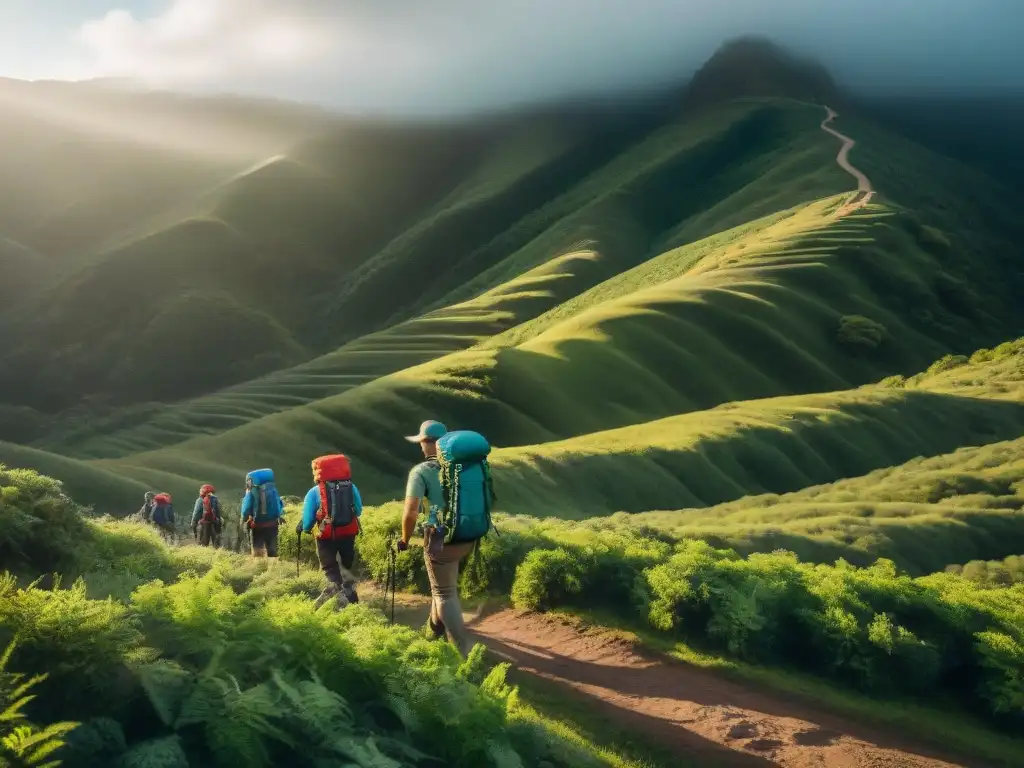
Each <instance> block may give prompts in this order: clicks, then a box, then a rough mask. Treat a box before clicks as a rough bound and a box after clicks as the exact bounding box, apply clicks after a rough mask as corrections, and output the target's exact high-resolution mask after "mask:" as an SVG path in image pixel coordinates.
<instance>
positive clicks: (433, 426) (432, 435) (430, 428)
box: [405, 419, 448, 443]
mask: <svg viewBox="0 0 1024 768" xmlns="http://www.w3.org/2000/svg"><path fill="white" fill-rule="evenodd" d="M447 432H448V428H447V427H446V426H445V425H444V424H442V423H441V422H440V421H433V420H431V419H427V420H426V421H424V422H423V423H422V424H420V431H419V434H417V435H410V436H409V437H407V438H405V439H406V440H408V441H409V442H410V443H422V442H423V441H424V440H437V439H439V438H441V437H444V436H445V434H446V433H447Z"/></svg>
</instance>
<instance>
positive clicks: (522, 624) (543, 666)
mask: <svg viewBox="0 0 1024 768" xmlns="http://www.w3.org/2000/svg"><path fill="white" fill-rule="evenodd" d="M470 627H471V630H472V631H473V633H474V635H475V636H476V637H477V638H478V639H479V640H480V641H481V642H484V643H485V644H486V645H487V646H488V647H489V648H490V649H491V650H492V651H493V652H495V653H496V654H497V655H499V656H503V657H505V658H506V659H508V660H510V661H512V662H514V663H515V665H516V666H517V667H519V668H520V669H521V670H522V671H524V672H528V673H531V674H535V675H538V676H540V677H542V678H545V679H548V680H551V681H554V682H557V683H559V684H561V685H563V686H565V687H567V688H570V689H572V690H574V691H576V692H577V693H578V694H580V695H582V696H585V697H587V698H588V699H589V700H591V701H592V703H593V704H594V706H596V707H600V708H602V709H604V710H605V711H606V712H608V713H610V714H612V715H614V717H615V718H616V719H617V720H619V721H620V722H622V723H623V725H627V726H628V727H630V728H634V729H636V730H637V731H638V732H641V733H647V734H649V735H650V736H651V738H652V739H655V740H656V741H657V742H658V743H660V744H662V745H663V746H666V747H668V748H670V749H673V750H675V752H676V753H677V754H678V755H679V757H680V760H681V762H683V763H686V762H693V763H696V764H699V765H722V766H769V765H780V766H793V767H794V768H804V766H828V767H829V768H832V767H833V766H834V767H835V768H887V767H888V766H913V767H915V768H917V767H921V768H924V767H927V768H940V766H941V767H948V766H969V765H974V764H972V763H953V762H948V761H946V760H943V759H940V758H939V757H938V756H937V755H936V754H935V753H934V752H933V751H932V750H929V749H923V748H918V747H914V746H912V745H910V744H908V743H906V742H905V740H904V739H901V738H900V737H899V735H898V734H891V733H890V734H886V733H883V732H881V729H875V728H872V727H868V726H862V725H858V724H855V723H850V722H848V721H846V720H844V719H843V718H841V717H839V716H835V715H830V714H827V713H824V712H821V711H819V710H817V709H816V708H814V707H813V706H811V705H809V704H807V703H805V702H801V701H790V700H787V699H786V698H785V697H783V696H780V695H775V694H771V693H767V692H765V691H759V690H752V689H750V688H749V687H746V686H744V685H743V684H741V683H739V682H734V681H732V680H729V679H725V678H724V677H723V676H720V675H718V674H715V673H713V672H709V671H705V670H702V669H699V668H696V667H693V666H690V665H687V664H683V663H681V662H676V661H673V660H671V659H666V658H656V657H654V656H653V655H652V656H648V655H646V654H644V653H643V652H642V651H640V650H638V649H637V648H636V647H635V646H634V645H633V644H631V643H630V642H628V641H626V640H624V639H622V638H620V637H616V636H615V635H614V634H612V633H609V632H607V631H601V630H581V629H579V628H577V627H576V626H573V625H572V624H570V623H569V622H567V621H566V620H563V619H559V618H558V617H553V616H548V615H544V614H536V613H521V612H516V611H511V610H503V611H500V612H498V613H495V614H492V615H489V616H483V617H479V618H476V619H472V620H471V621H470ZM978 765H980V764H978Z"/></svg>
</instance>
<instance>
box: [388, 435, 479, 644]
mask: <svg viewBox="0 0 1024 768" xmlns="http://www.w3.org/2000/svg"><path fill="white" fill-rule="evenodd" d="M447 432H448V429H447V428H446V427H445V425H444V424H442V423H441V422H439V421H431V420H428V421H424V422H423V423H422V424H421V425H420V429H419V432H418V433H417V434H415V435H412V436H410V437H406V438H405V439H406V440H408V441H409V442H410V443H419V446H420V449H421V450H422V451H423V456H424V458H425V461H423V462H421V463H419V464H417V465H416V466H415V467H413V468H412V469H411V470H410V471H409V480H408V482H407V483H406V486H405V513H404V514H403V516H402V537H401V539H400V540H399V542H398V549H399V550H400V551H402V552H404V551H405V550H407V549H408V548H409V541H410V540H411V539H412V536H413V532H414V531H415V530H416V521H417V519H419V516H420V514H421V513H426V515H427V524H426V525H425V526H424V527H423V561H424V564H425V565H426V570H427V579H428V580H429V581H430V594H431V597H432V599H431V603H430V618H429V619H428V621H429V624H430V631H431V632H433V633H434V637H435V638H436V639H440V638H442V637H445V635H447V636H448V639H449V640H451V642H452V643H454V644H455V646H456V647H457V648H458V649H459V651H460V652H461V653H462V655H463V656H466V655H467V654H468V653H469V651H470V648H471V647H472V642H471V641H470V639H469V633H468V632H467V631H466V624H465V622H464V621H463V619H462V605H461V604H460V603H459V563H460V561H461V560H462V558H464V557H465V556H466V555H468V554H469V553H470V552H472V551H473V547H474V545H475V543H474V542H468V543H464V544H444V543H443V542H440V541H435V542H433V545H432V542H431V536H432V534H433V531H434V528H435V527H436V525H437V522H438V520H437V514H438V511H439V510H443V509H444V507H445V501H444V491H443V490H442V489H441V465H440V464H439V463H438V460H437V441H438V439H439V438H441V437H444V435H445V434H447Z"/></svg>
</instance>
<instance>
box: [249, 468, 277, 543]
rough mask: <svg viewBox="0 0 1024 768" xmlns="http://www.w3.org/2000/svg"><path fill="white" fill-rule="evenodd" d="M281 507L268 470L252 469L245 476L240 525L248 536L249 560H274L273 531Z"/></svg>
mask: <svg viewBox="0 0 1024 768" xmlns="http://www.w3.org/2000/svg"><path fill="white" fill-rule="evenodd" d="M283 513H284V504H283V503H282V501H281V496H280V494H279V493H278V492H277V485H275V484H274V471H273V470H272V469H254V470H253V471H252V472H250V473H249V474H247V475H246V476H245V497H244V498H243V499H242V525H243V526H248V527H249V529H250V535H251V536H252V556H253V557H272V558H275V559H276V558H277V529H278V526H279V525H280V523H281V515H282V514H283Z"/></svg>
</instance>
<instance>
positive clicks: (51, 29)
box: [0, 0, 1024, 114]
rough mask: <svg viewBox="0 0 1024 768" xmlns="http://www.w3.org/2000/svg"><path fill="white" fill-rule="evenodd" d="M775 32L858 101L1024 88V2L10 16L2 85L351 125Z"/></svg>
mask: <svg viewBox="0 0 1024 768" xmlns="http://www.w3.org/2000/svg"><path fill="white" fill-rule="evenodd" d="M743 34H763V35H767V36H770V37H772V38H773V39H775V40H777V41H778V42H781V43H783V44H786V45H788V46H791V47H792V48H793V49H794V50H796V51H799V52H802V53H807V54H810V55H813V56H816V57H818V58H819V59H821V60H822V61H823V63H825V64H826V65H827V66H829V68H830V69H831V70H832V71H833V73H834V74H835V75H836V77H837V79H839V81H840V82H841V83H843V84H845V85H848V86H850V87H852V88H855V89H858V90H862V91H863V90H874V91H887V92H894V91H895V92H900V91H904V92H920V91H940V90H947V91H949V90H958V91H962V90H971V89H998V88H1006V87H1011V88H1015V89H1018V90H1024V54H1021V53H1018V52H1017V49H1018V48H1020V47H1021V44H1020V40H1022V39H1024V0H857V1H856V2H852V1H851V2H840V0H0V77H13V78H20V79H51V78H53V79H72V80H76V79H89V78H94V77H117V78H132V79H136V80H139V81H141V82H142V83H143V84H145V85H148V86H152V87H159V88H170V89H174V90H185V91H197V92H211V91H212V92H225V91H229V92H235V93H245V94H255V95H268V96H275V97H279V98H286V99H294V100H301V101H312V102H316V103H320V104H324V105H327V106H330V107H332V108H336V109H340V110H343V111H347V112H367V111H372V112H388V113H397V114H401V113H407V114H424V113H428V114H429V113H448V112H461V111H471V110H476V109H489V108H493V107H500V106H504V105H510V104H516V103H522V102H529V101H535V100H546V99H551V98H557V97H559V96H562V95H565V94H589V93H600V92H612V91H622V90H632V89H641V88H645V87H649V86H657V85H660V84H664V83H667V82H672V81H677V80H679V79H680V78H681V77H685V76H687V75H689V74H691V73H692V72H693V70H694V69H695V68H696V67H698V66H699V65H700V63H701V62H702V61H704V60H705V59H707V57H708V56H710V55H711V53H713V51H714V49H715V48H716V47H717V46H718V45H719V44H720V43H721V42H722V41H723V40H725V39H727V38H730V37H735V36H737V35H743Z"/></svg>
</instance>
